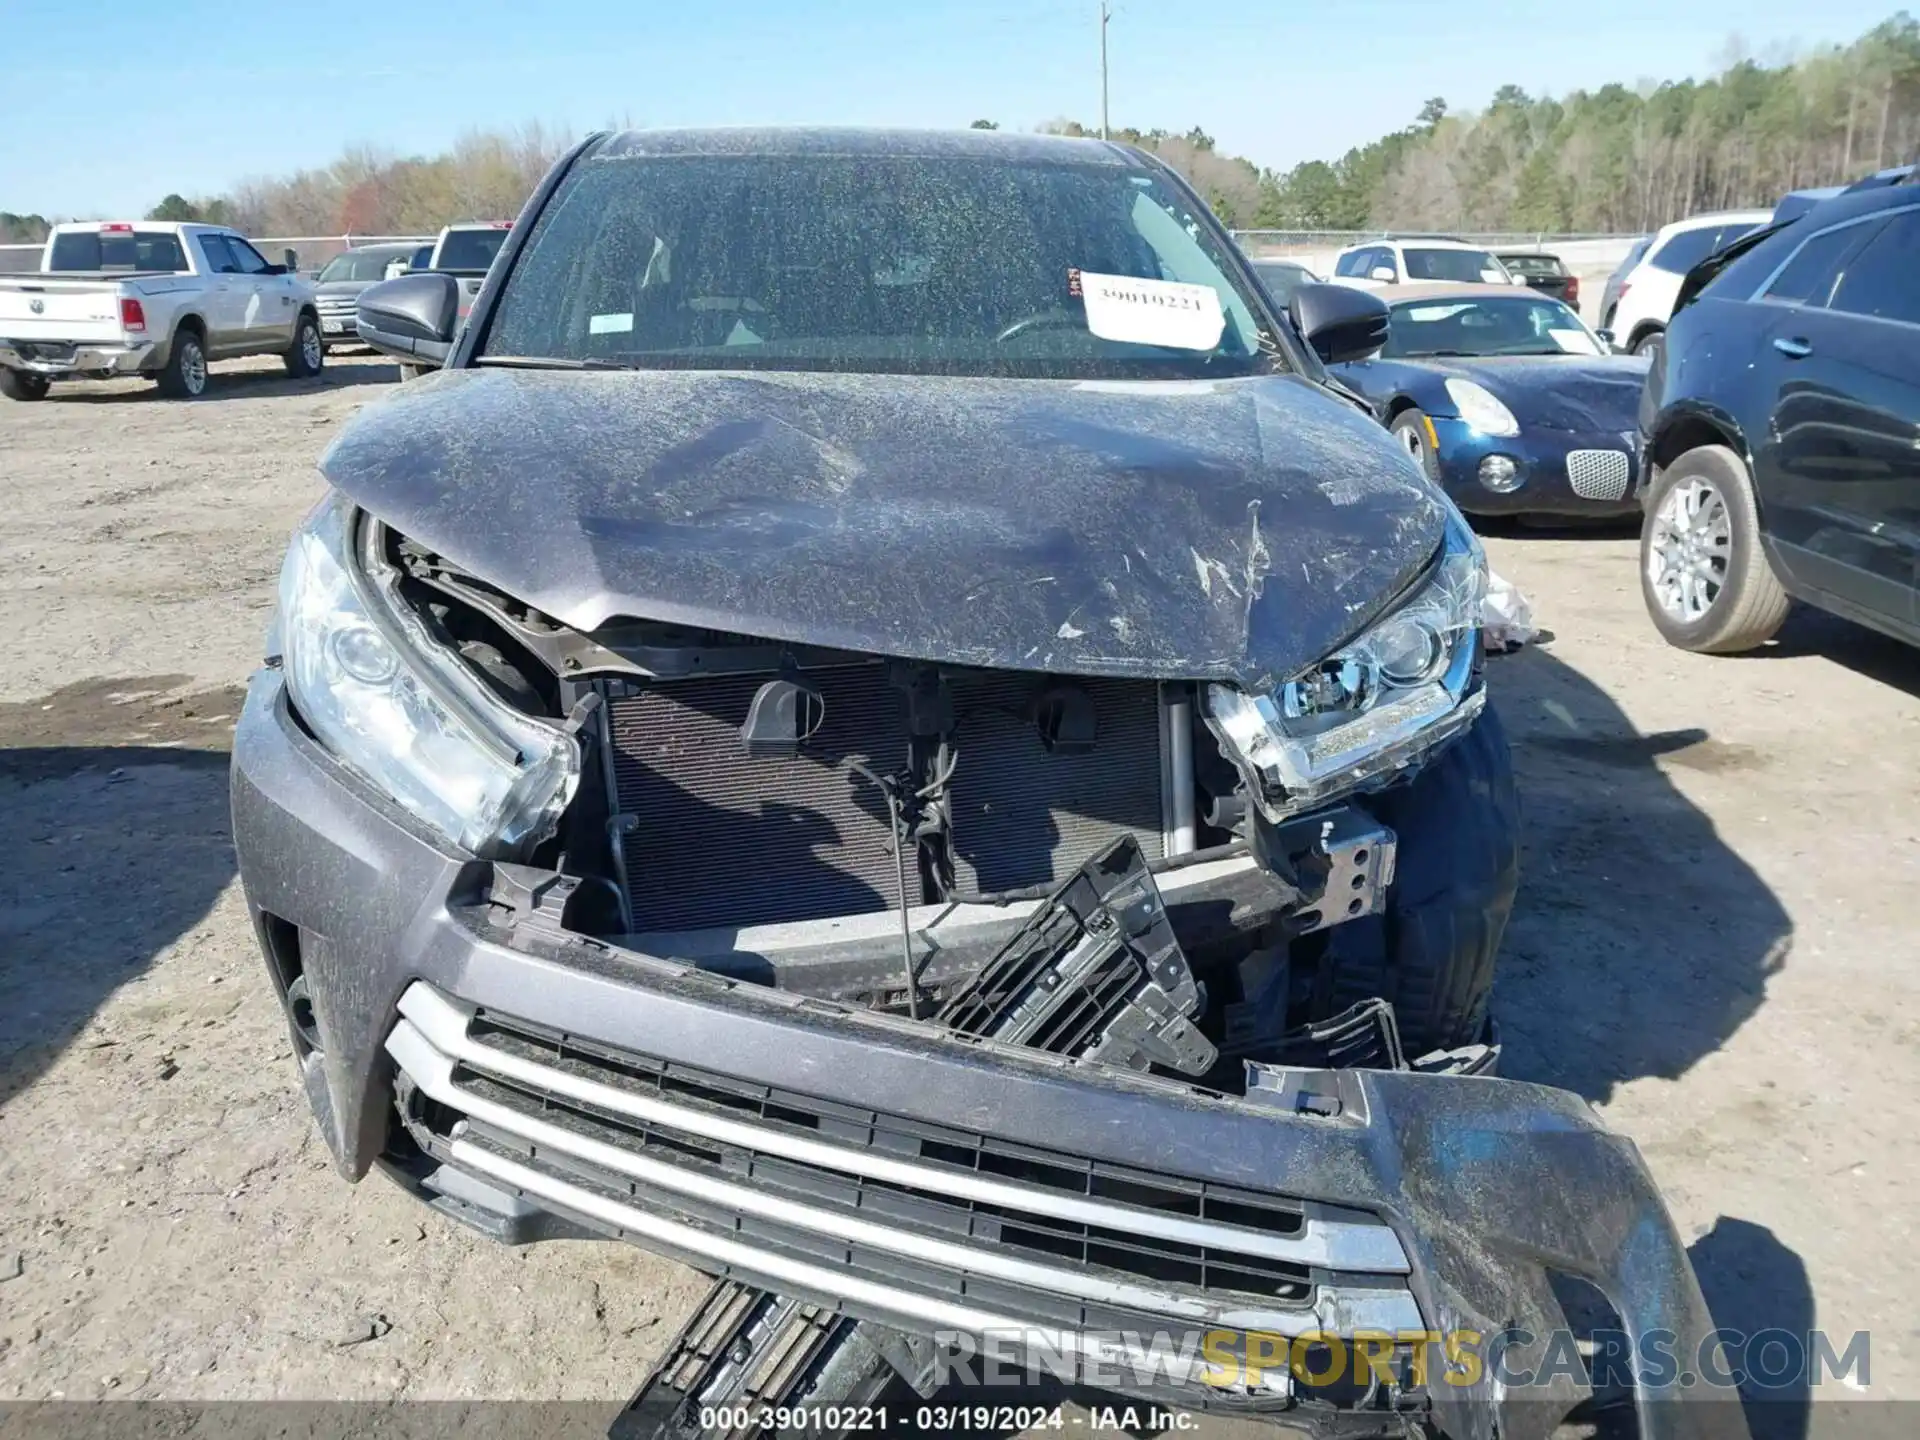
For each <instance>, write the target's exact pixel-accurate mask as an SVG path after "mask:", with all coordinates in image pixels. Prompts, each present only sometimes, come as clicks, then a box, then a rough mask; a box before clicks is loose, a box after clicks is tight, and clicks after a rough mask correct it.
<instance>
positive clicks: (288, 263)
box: [280, 245, 300, 275]
mask: <svg viewBox="0 0 1920 1440" xmlns="http://www.w3.org/2000/svg"><path fill="white" fill-rule="evenodd" d="M280 263H281V264H282V265H284V266H285V267H286V270H287V274H289V275H298V274H299V273H300V252H299V251H298V250H296V249H294V248H293V247H292V246H291V245H289V246H288V247H287V248H286V249H284V250H282V251H281V252H280Z"/></svg>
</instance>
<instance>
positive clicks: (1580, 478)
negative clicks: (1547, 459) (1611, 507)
mask: <svg viewBox="0 0 1920 1440" xmlns="http://www.w3.org/2000/svg"><path fill="white" fill-rule="evenodd" d="M1632 479H1633V462H1632V461H1631V460H1630V459H1629V458H1628V456H1627V454H1626V452H1625V451H1624V450H1569V451H1568V452H1567V482H1568V483H1569V484H1570V485H1572V486H1573V493H1574V494H1576V495H1578V496H1579V497H1580V498H1581V499H1583V500H1623V499H1625V498H1626V494H1627V486H1628V485H1629V484H1631V483H1632Z"/></svg>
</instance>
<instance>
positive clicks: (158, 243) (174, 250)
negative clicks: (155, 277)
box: [140, 235, 187, 275]
mask: <svg viewBox="0 0 1920 1440" xmlns="http://www.w3.org/2000/svg"><path fill="white" fill-rule="evenodd" d="M143 249H144V250H145V252H146V253H145V255H144V257H143V258H142V261H141V265H140V268H141V269H142V270H168V271H171V272H172V273H173V274H175V275H180V274H183V273H185V271H186V268H187V257H186V256H185V255H184V254H182V253H181V251H180V242H179V241H178V240H176V239H175V238H174V237H173V236H171V235H154V236H152V237H149V238H147V243H146V245H145V246H144V247H143Z"/></svg>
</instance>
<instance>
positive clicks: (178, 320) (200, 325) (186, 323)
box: [153, 310, 207, 366]
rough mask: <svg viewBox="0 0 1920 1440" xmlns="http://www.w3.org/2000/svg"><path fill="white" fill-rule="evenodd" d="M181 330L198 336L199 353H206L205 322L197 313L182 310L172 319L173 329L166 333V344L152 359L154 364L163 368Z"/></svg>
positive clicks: (170, 355) (170, 356)
mask: <svg viewBox="0 0 1920 1440" xmlns="http://www.w3.org/2000/svg"><path fill="white" fill-rule="evenodd" d="M182 330H191V331H192V332H193V333H194V334H195V335H197V336H199V337H200V352H201V354H203V355H204V354H205V353H206V349H207V322H206V321H205V320H204V319H203V318H202V317H201V315H200V312H199V311H197V310H183V311H181V312H180V313H179V314H178V315H176V316H174V317H173V328H172V329H171V330H169V331H167V343H166V345H165V346H163V347H162V348H161V350H160V353H159V354H157V355H155V356H154V357H153V358H154V361H155V363H156V364H158V365H161V366H164V365H165V364H166V363H167V361H168V360H169V359H171V358H172V356H173V342H174V340H175V339H176V338H178V336H179V334H180V332H181V331H182Z"/></svg>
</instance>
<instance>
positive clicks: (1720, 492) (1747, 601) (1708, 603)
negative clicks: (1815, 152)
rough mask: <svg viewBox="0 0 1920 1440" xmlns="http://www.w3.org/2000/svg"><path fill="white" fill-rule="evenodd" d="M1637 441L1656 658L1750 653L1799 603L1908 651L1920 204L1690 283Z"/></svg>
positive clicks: (1804, 224) (1721, 259)
mask: <svg viewBox="0 0 1920 1440" xmlns="http://www.w3.org/2000/svg"><path fill="white" fill-rule="evenodd" d="M1640 429H1641V440H1642V445H1643V447H1644V458H1645V468H1644V473H1645V474H1646V475H1647V476H1648V477H1649V478H1648V480H1647V482H1646V483H1645V488H1644V492H1643V496H1642V498H1643V504H1644V511H1645V519H1644V521H1643V523H1642V526H1641V537H1640V560H1641V574H1640V583H1641V589H1642V591H1643V593H1644V594H1645V596H1646V601H1647V609H1648V612H1649V613H1650V614H1651V615H1652V617H1653V623H1654V624H1655V625H1656V626H1657V627H1658V628H1659V630H1660V633H1661V634H1662V635H1664V636H1666V638H1667V639H1668V641H1669V642H1671V643H1672V644H1674V645H1677V646H1679V647H1680V648H1682V649H1685V650H1696V651H1702V652H1707V653H1713V654H1728V653H1733V652H1736V651H1741V650H1749V649H1752V648H1754V647H1755V646H1757V645H1760V644H1761V643H1763V642H1764V641H1766V640H1767V639H1768V638H1769V637H1770V636H1772V634H1773V633H1774V631H1775V630H1777V629H1778V628H1779V626H1780V623H1781V621H1782V620H1784V619H1785V618H1786V613H1787V609H1788V606H1789V604H1790V603H1791V601H1792V600H1796V599H1797V600H1804V601H1806V602H1807V603H1809V604H1812V605H1816V606H1819V607H1820V608H1821V609H1824V610H1831V611H1834V612H1836V613H1838V614H1841V615H1845V616H1847V617H1849V618H1851V619H1854V620H1857V621H1859V622H1861V623H1863V624H1866V625H1870V626H1872V627H1874V628H1875V629H1878V630H1882V631H1885V632H1887V633H1888V634H1891V635H1894V636H1897V637H1899V638H1901V639H1904V640H1907V641H1910V642H1914V643H1920V600H1917V599H1916V594H1917V593H1920V185H1913V184H1902V185H1895V186H1889V187H1885V188H1880V189H1875V190H1868V191H1864V192H1860V193H1855V194H1846V195H1841V196H1839V197H1838V198H1835V199H1832V200H1828V201H1826V202H1825V203H1823V204H1820V205H1818V206H1816V207H1815V208H1814V209H1812V210H1810V211H1808V212H1807V213H1806V214H1804V215H1802V216H1800V217H1798V218H1796V219H1794V220H1792V221H1790V222H1789V223H1787V224H1784V225H1779V226H1774V227H1770V228H1769V229H1766V230H1763V231H1758V232H1756V233H1754V234H1753V235H1750V236H1748V237H1746V238H1745V239H1743V240H1741V241H1739V242H1737V243H1736V244H1734V245H1733V246H1731V247H1729V248H1728V249H1727V250H1724V251H1722V252H1721V253H1720V254H1718V255H1716V256H1713V257H1711V258H1710V259H1708V260H1707V261H1705V262H1703V263H1702V265H1700V266H1699V267H1696V269H1695V270H1694V271H1693V272H1692V273H1691V274H1690V275H1689V276H1688V277H1687V281H1686V284H1685V286H1684V287H1683V288H1682V291H1681V296H1680V300H1679V304H1678V306H1677V307H1676V313H1675V315H1674V319H1673V322H1672V325H1671V327H1670V329H1669V331H1668V339H1667V346H1666V354H1665V356H1664V358H1663V359H1662V360H1660V361H1659V362H1657V363H1656V364H1655V366H1654V368H1653V370H1652V372H1651V373H1650V374H1649V375H1648V378H1647V389H1646V393H1645V395H1644V397H1643V400H1642V405H1641V415H1640Z"/></svg>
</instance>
